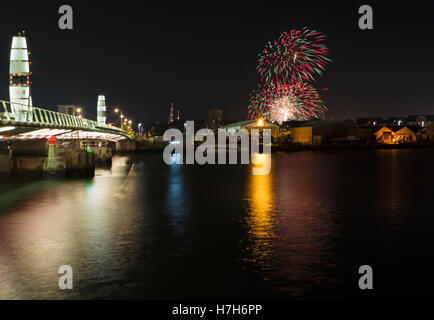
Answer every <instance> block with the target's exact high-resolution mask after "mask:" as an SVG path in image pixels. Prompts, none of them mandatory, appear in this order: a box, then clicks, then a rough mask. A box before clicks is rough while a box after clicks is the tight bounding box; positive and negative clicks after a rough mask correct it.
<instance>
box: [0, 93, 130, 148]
mask: <svg viewBox="0 0 434 320" xmlns="http://www.w3.org/2000/svg"><path fill="white" fill-rule="evenodd" d="M0 102H1V106H0V139H38V138H43V137H49V136H53V135H54V136H57V138H58V139H77V138H86V137H88V138H92V139H99V138H100V139H114V140H123V139H129V140H132V139H133V138H132V137H131V136H130V135H129V134H128V133H127V132H126V131H125V130H123V129H121V128H118V127H114V126H110V125H102V124H100V123H98V122H96V121H93V120H89V119H84V118H81V117H78V116H73V115H69V114H64V113H59V112H55V111H51V110H47V109H42V108H37V107H29V110H28V111H25V112H20V113H16V112H14V110H13V108H12V106H11V103H10V102H9V101H3V100H0Z"/></svg>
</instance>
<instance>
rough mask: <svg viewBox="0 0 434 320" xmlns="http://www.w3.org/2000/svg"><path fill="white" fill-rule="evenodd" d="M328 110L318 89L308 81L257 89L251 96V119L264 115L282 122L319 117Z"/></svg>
mask: <svg viewBox="0 0 434 320" xmlns="http://www.w3.org/2000/svg"><path fill="white" fill-rule="evenodd" d="M326 111H327V108H326V107H325V106H324V103H323V101H322V100H321V98H320V96H319V93H318V91H317V90H316V89H315V88H314V87H313V86H312V85H310V84H307V83H304V84H296V85H282V86H279V87H275V88H265V89H263V90H255V91H253V92H252V94H251V96H250V105H249V118H250V119H255V118H258V117H263V118H265V119H267V120H269V121H273V122H277V123H279V124H282V122H283V121H287V120H311V119H318V118H320V117H321V116H322V115H323V114H324V113H325V112H326Z"/></svg>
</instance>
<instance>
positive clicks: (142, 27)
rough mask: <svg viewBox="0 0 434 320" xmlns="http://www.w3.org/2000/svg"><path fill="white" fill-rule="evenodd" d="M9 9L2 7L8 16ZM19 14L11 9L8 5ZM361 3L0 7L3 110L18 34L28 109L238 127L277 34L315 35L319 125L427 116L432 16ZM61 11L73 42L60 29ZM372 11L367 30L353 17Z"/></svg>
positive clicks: (421, 7) (416, 6) (428, 10)
mask: <svg viewBox="0 0 434 320" xmlns="http://www.w3.org/2000/svg"><path fill="white" fill-rule="evenodd" d="M11 3H12V4H11ZM18 3H20V4H21V5H18ZM406 3H407V4H406V5H404V4H400V3H399V2H396V1H395V2H389V3H388V2H385V1H381V4H380V1H375V2H374V1H370V2H357V1H356V2H351V1H341V2H336V1H333V2H332V1H300V0H299V1H289V0H287V1H282V2H272V1H267V2H265V1H264V2H255V1H249V2H237V1H232V2H222V1H213V2H211V1H202V2H201V3H196V2H187V1H176V2H172V1H160V2H155V3H154V4H152V3H150V2H148V1H140V2H139V1H138V2H130V1H115V2H112V1H110V2H109V1H87V2H75V1H69V2H63V1H62V2H58V1H51V2H50V1H32V2H28V4H26V2H18V1H16V2H10V1H8V3H7V4H5V3H4V1H2V3H1V4H0V12H1V13H2V15H1V19H0V60H1V64H0V74H3V76H2V77H0V79H1V81H0V99H5V100H8V99H9V92H8V68H9V62H8V60H9V50H10V44H11V37H12V36H13V35H14V34H15V33H16V32H17V31H19V30H26V31H27V39H28V44H29V50H30V51H31V60H32V61H33V65H32V71H33V86H32V96H33V102H34V105H36V106H43V107H52V108H53V107H54V106H56V105H58V104H79V105H84V106H85V107H86V108H87V112H88V116H89V117H90V118H93V117H95V115H96V101H97V95H98V94H99V93H100V92H102V93H104V94H105V95H106V99H107V101H108V105H112V106H113V105H119V106H121V107H122V109H123V110H124V111H125V113H126V114H127V115H128V116H129V117H131V118H133V119H134V120H136V121H142V122H144V123H147V122H149V121H152V120H167V118H168V110H169V107H168V105H169V102H171V101H174V102H175V104H176V105H177V106H183V109H182V114H183V118H184V119H185V118H188V119H197V120H198V119H206V118H207V112H208V109H210V108H213V107H214V104H215V103H216V104H217V106H218V107H219V108H221V109H223V110H224V118H225V119H226V120H229V119H234V120H238V119H244V118H245V117H246V114H247V105H248V95H249V92H250V90H251V89H253V88H255V87H256V85H257V83H258V82H259V76H258V74H257V71H256V65H257V55H258V53H259V52H260V51H261V50H262V49H263V47H264V45H265V43H266V42H267V41H268V40H272V39H275V38H277V37H278V36H279V34H280V33H281V32H282V31H285V30H290V29H291V28H302V27H304V26H307V27H310V28H315V29H317V30H319V31H322V32H323V33H325V34H326V36H327V38H328V39H327V42H326V44H327V46H328V47H329V49H330V51H331V58H332V59H333V61H334V62H333V63H331V64H329V65H328V67H327V69H326V72H325V74H324V76H323V78H321V79H320V80H318V81H317V83H316V84H315V86H316V87H317V88H319V89H321V88H325V87H327V88H330V90H329V91H328V92H325V93H324V94H323V96H322V97H323V99H324V100H325V102H326V104H327V106H328V108H329V109H330V112H329V113H328V117H333V118H349V117H351V118H355V117H359V116H399V115H405V114H434V104H433V101H434V90H433V89H434V80H433V74H434V62H433V60H434V44H433V42H434V22H433V21H434V13H433V12H434V11H433V10H432V9H433V8H432V6H431V5H429V4H425V3H424V2H420V3H419V2H417V1H411V2H406ZM62 4H69V5H71V6H72V8H73V10H74V30H71V31H62V30H60V29H59V28H58V19H59V17H60V15H59V14H58V13H57V12H58V8H59V6H60V5H62ZM362 4H370V5H371V6H372V7H373V9H374V30H370V31H369V30H368V31H362V30H360V29H359V28H358V19H359V14H358V8H359V6H360V5H362Z"/></svg>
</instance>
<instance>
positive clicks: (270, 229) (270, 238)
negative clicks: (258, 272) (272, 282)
mask: <svg viewBox="0 0 434 320" xmlns="http://www.w3.org/2000/svg"><path fill="white" fill-rule="evenodd" d="M254 157H255V158H256V159H255V163H256V164H257V165H258V166H259V167H260V169H258V170H260V171H262V170H264V168H267V162H269V163H270V162H271V156H270V155H266V154H255V155H254ZM261 173H264V171H262V172H261ZM247 201H248V203H249V210H248V212H247V226H248V233H249V244H248V246H247V251H248V254H247V258H246V261H247V262H249V263H253V264H255V265H257V266H259V267H260V268H261V269H262V270H268V269H270V268H271V260H272V258H273V243H274V239H275V233H274V217H273V214H272V210H273V204H274V194H273V187H272V175H271V174H260V175H250V181H249V183H248V192H247ZM264 276H265V278H267V273H265V274H264Z"/></svg>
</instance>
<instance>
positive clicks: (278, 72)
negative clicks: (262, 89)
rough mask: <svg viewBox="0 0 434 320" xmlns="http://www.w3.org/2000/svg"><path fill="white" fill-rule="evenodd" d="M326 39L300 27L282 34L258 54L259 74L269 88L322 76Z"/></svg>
mask: <svg viewBox="0 0 434 320" xmlns="http://www.w3.org/2000/svg"><path fill="white" fill-rule="evenodd" d="M324 40H325V36H324V35H323V34H322V33H321V32H318V31H316V30H309V29H308V28H303V29H302V30H291V31H290V32H289V33H288V32H283V33H282V34H281V35H280V37H279V39H278V40H277V41H272V42H268V43H267V45H266V46H265V49H264V50H263V51H262V53H261V54H259V64H258V68H257V69H258V72H259V74H260V75H261V80H262V81H264V82H266V83H267V84H268V85H269V86H274V87H277V86H281V85H295V84H301V83H303V82H306V81H307V82H309V81H312V80H314V75H322V73H323V70H324V69H325V66H326V64H327V62H330V61H331V60H330V59H329V58H328V57H327V56H328V54H329V50H328V48H327V47H326V46H325V44H324V43H323V42H324Z"/></svg>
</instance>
